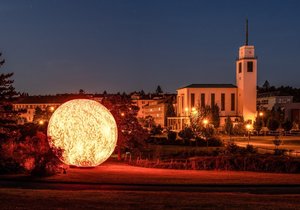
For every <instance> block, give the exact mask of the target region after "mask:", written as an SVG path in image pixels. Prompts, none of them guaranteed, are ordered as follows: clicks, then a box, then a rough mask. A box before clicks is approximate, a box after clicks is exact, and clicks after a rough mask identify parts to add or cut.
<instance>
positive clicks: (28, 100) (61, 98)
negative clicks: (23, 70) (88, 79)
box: [13, 94, 100, 124]
mask: <svg viewBox="0 0 300 210" xmlns="http://www.w3.org/2000/svg"><path fill="white" fill-rule="evenodd" d="M77 98H89V99H93V100H96V101H99V100H100V98H99V96H93V95H87V94H85V95H79V94H61V95H53V96H24V97H20V98H19V99H18V100H17V101H16V102H14V103H13V110H15V111H18V112H19V113H20V114H19V118H18V124H24V123H32V122H33V119H34V115H35V110H36V108H40V109H41V110H42V111H45V110H46V109H51V111H54V110H55V109H56V108H57V107H59V106H60V105H61V104H63V103H65V102H67V101H69V100H72V99H77Z"/></svg>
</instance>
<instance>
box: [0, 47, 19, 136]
mask: <svg viewBox="0 0 300 210" xmlns="http://www.w3.org/2000/svg"><path fill="white" fill-rule="evenodd" d="M1 56H2V54H1V53H0V68H1V67H2V66H3V64H4V63H5V60H4V59H2V58H1ZM13 75H14V73H6V74H4V73H1V74H0V119H1V120H0V130H1V131H3V130H5V129H8V128H11V126H12V125H14V124H15V123H16V120H17V116H16V113H15V112H14V111H13V109H12V100H13V99H14V97H15V96H16V95H17V93H16V91H15V88H14V87H13V82H14V80H12V79H11V77H12V76H13Z"/></svg>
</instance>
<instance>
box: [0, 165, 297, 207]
mask: <svg viewBox="0 0 300 210" xmlns="http://www.w3.org/2000/svg"><path fill="white" fill-rule="evenodd" d="M0 186H1V188H0V203H1V209H12V208H13V209H16V208H17V209H53V208H55V209H57V208H59V209H70V208H72V209H82V208H85V209H87V208H92V209H199V208H202V209H203V208H204V209H216V208H217V209H220V208H221V209H224V208H227V209H228V208H229V209H232V208H233V209H241V208H242V209H254V208H255V209H278V208H284V209H299V208H300V176H299V175H298V174H271V173H254V172H228V171H185V170H167V169H151V168H139V167H133V166H128V165H126V164H120V163H116V162H106V163H104V164H103V165H101V166H99V167H97V168H94V169H77V168H72V169H69V170H68V171H67V174H59V175H57V176H54V177H49V178H42V179H32V178H29V177H26V176H1V179H0Z"/></svg>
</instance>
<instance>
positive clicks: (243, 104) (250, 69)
mask: <svg viewBox="0 0 300 210" xmlns="http://www.w3.org/2000/svg"><path fill="white" fill-rule="evenodd" d="M236 85H237V87H238V97H237V99H238V115H239V116H243V117H244V121H245V122H247V121H248V122H251V123H253V122H254V121H255V118H256V114H257V111H256V86H257V57H256V56H255V51H254V46H252V45H248V20H246V41H245V45H244V46H241V47H240V49H239V57H238V59H237V61H236Z"/></svg>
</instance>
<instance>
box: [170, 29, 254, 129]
mask: <svg viewBox="0 0 300 210" xmlns="http://www.w3.org/2000/svg"><path fill="white" fill-rule="evenodd" d="M247 25H248V24H247ZM256 86H257V57H256V56H255V52H254V46H249V45H248V26H247V32H246V43H245V45H244V46H241V47H240V49H239V57H238V59H237V60H236V85H233V84H191V85H188V86H185V87H182V88H179V89H178V90H177V117H171V118H168V126H169V127H171V128H172V129H173V130H181V129H183V128H184V127H185V126H186V125H188V124H189V116H190V115H191V114H192V111H193V109H195V108H196V107H199V106H206V105H209V106H212V105H214V104H217V105H218V106H219V108H220V120H221V121H220V124H221V125H224V123H225V119H226V117H227V116H229V117H231V118H233V119H236V118H241V117H243V118H244V120H245V121H247V122H249V123H253V122H254V121H255V118H256V115H257V110H256Z"/></svg>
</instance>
